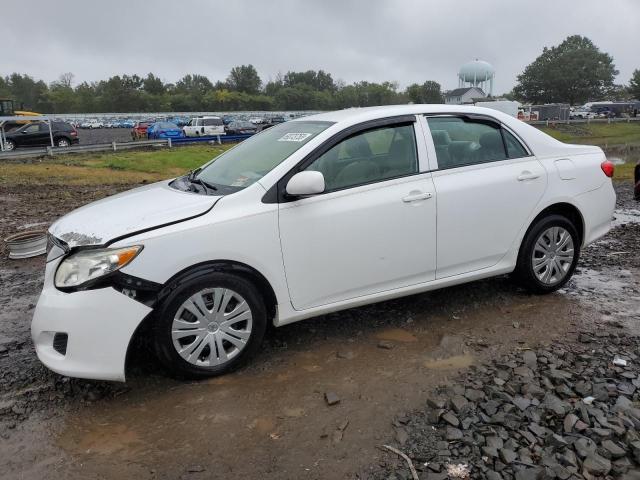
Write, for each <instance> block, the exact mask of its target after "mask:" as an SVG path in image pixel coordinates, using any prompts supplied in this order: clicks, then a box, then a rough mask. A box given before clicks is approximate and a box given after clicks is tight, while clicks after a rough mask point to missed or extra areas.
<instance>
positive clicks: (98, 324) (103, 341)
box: [31, 260, 152, 381]
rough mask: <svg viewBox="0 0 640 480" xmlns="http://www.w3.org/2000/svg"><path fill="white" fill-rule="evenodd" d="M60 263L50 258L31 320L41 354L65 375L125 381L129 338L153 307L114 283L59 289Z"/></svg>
mask: <svg viewBox="0 0 640 480" xmlns="http://www.w3.org/2000/svg"><path fill="white" fill-rule="evenodd" d="M58 264H59V260H58V261H52V262H49V263H48V264H47V268H46V273H45V281H44V288H43V290H42V293H41V295H40V298H39V299H38V304H37V305H36V309H35V313H34V316H33V320H32V322H31V336H32V338H33V343H34V345H35V348H36V352H37V354H38V358H39V359H40V361H41V362H42V363H44V364H45V366H47V367H48V368H49V369H51V370H53V371H54V372H57V373H60V374H62V375H68V376H71V377H79V378H89V379H95V380H117V381H124V380H125V361H126V357H127V349H128V347H129V343H130V341H131V338H132V337H133V334H134V332H135V330H136V328H138V326H139V325H140V323H141V322H142V320H144V318H145V317H146V316H147V315H149V313H150V312H151V311H152V308H151V307H149V306H147V305H145V304H143V303H141V302H138V301H136V300H134V299H132V298H130V297H128V296H126V295H124V294H122V293H121V292H118V291H117V290H115V289H114V288H108V287H107V288H98V289H95V290H84V291H78V292H73V293H65V292H61V291H60V290H58V289H56V288H55V286H54V284H53V277H54V275H55V271H56V269H57V267H58Z"/></svg>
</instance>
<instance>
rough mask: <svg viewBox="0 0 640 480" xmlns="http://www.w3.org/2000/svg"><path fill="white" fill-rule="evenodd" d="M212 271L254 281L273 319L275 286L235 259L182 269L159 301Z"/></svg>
mask: <svg viewBox="0 0 640 480" xmlns="http://www.w3.org/2000/svg"><path fill="white" fill-rule="evenodd" d="M210 272H227V273H232V274H234V275H238V276H241V277H244V278H245V279H246V280H248V281H250V282H251V283H253V284H254V285H255V286H256V288H257V289H258V290H259V291H260V293H261V294H262V297H263V298H264V302H265V306H266V308H267V315H268V316H269V318H270V319H273V318H274V317H275V315H276V307H277V305H278V300H277V297H276V294H275V291H274V290H273V287H271V284H270V283H269V281H268V280H267V279H266V278H265V276H264V275H262V274H261V273H260V272H259V271H258V270H256V269H255V268H253V267H250V266H249V265H247V264H244V263H241V262H236V261H233V260H216V261H212V262H205V263H200V264H197V265H192V266H191V267H188V268H186V269H184V270H182V271H181V272H179V273H177V274H176V275H174V276H173V277H171V278H170V279H169V280H168V281H167V282H166V283H165V284H164V287H163V288H162V290H160V293H159V294H158V301H162V299H163V298H165V297H166V296H167V295H168V294H169V293H170V292H171V291H172V290H174V289H175V288H176V287H177V286H178V285H179V284H181V283H182V282H184V281H186V280H190V279H192V278H194V277H197V276H200V275H205V274H207V273H210Z"/></svg>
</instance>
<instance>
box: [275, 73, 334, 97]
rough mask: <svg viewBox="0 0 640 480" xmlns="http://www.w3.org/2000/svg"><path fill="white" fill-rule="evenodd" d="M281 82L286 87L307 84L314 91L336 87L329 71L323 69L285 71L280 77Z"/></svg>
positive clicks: (330, 89) (332, 89)
mask: <svg viewBox="0 0 640 480" xmlns="http://www.w3.org/2000/svg"><path fill="white" fill-rule="evenodd" d="M282 83H283V85H284V86H286V87H295V86H298V85H308V86H309V87H311V88H312V89H314V90H316V91H320V92H323V91H330V92H333V91H335V89H336V84H335V83H334V81H333V78H332V77H331V74H330V73H327V72H325V71H324V70H318V71H315V70H307V71H306V72H287V74H286V75H285V76H284V78H283V79H282Z"/></svg>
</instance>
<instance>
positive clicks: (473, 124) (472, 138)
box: [427, 117, 528, 170]
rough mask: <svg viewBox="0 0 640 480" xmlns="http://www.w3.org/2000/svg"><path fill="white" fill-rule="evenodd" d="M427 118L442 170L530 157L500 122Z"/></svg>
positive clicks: (455, 118)
mask: <svg viewBox="0 0 640 480" xmlns="http://www.w3.org/2000/svg"><path fill="white" fill-rule="evenodd" d="M427 121H428V123H429V129H430V130H431V136H432V138H433V144H434V146H435V149H436V157H437V158H438V168H439V169H441V170H442V169H447V168H455V167H462V166H465V165H474V164H477V163H488V162H496V161H500V160H507V159H509V158H521V157H526V156H528V153H527V151H526V149H525V148H524V147H523V146H522V144H521V143H520V142H519V141H518V140H517V139H516V138H515V137H514V136H513V135H512V134H511V133H509V132H508V131H506V130H505V129H503V128H501V127H500V126H499V125H498V124H497V123H496V124H494V123H493V122H483V121H476V120H469V119H466V118H458V117H432V118H428V119H427Z"/></svg>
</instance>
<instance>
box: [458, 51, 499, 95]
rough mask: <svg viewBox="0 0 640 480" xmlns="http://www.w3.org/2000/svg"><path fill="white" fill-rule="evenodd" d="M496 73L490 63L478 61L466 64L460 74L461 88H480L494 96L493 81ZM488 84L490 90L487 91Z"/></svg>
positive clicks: (459, 84) (459, 83) (459, 82)
mask: <svg viewBox="0 0 640 480" xmlns="http://www.w3.org/2000/svg"><path fill="white" fill-rule="evenodd" d="M495 76H496V71H495V69H494V68H493V66H492V65H491V64H490V63H489V62H485V61H484V60H478V59H477V58H476V59H475V60H473V61H472V62H468V63H465V64H464V65H462V66H461V67H460V71H459V72H458V86H459V87H479V88H481V89H482V91H483V92H484V93H485V94H486V93H488V94H489V95H490V96H493V79H494V77H495ZM487 84H488V86H489V88H488V89H487Z"/></svg>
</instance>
